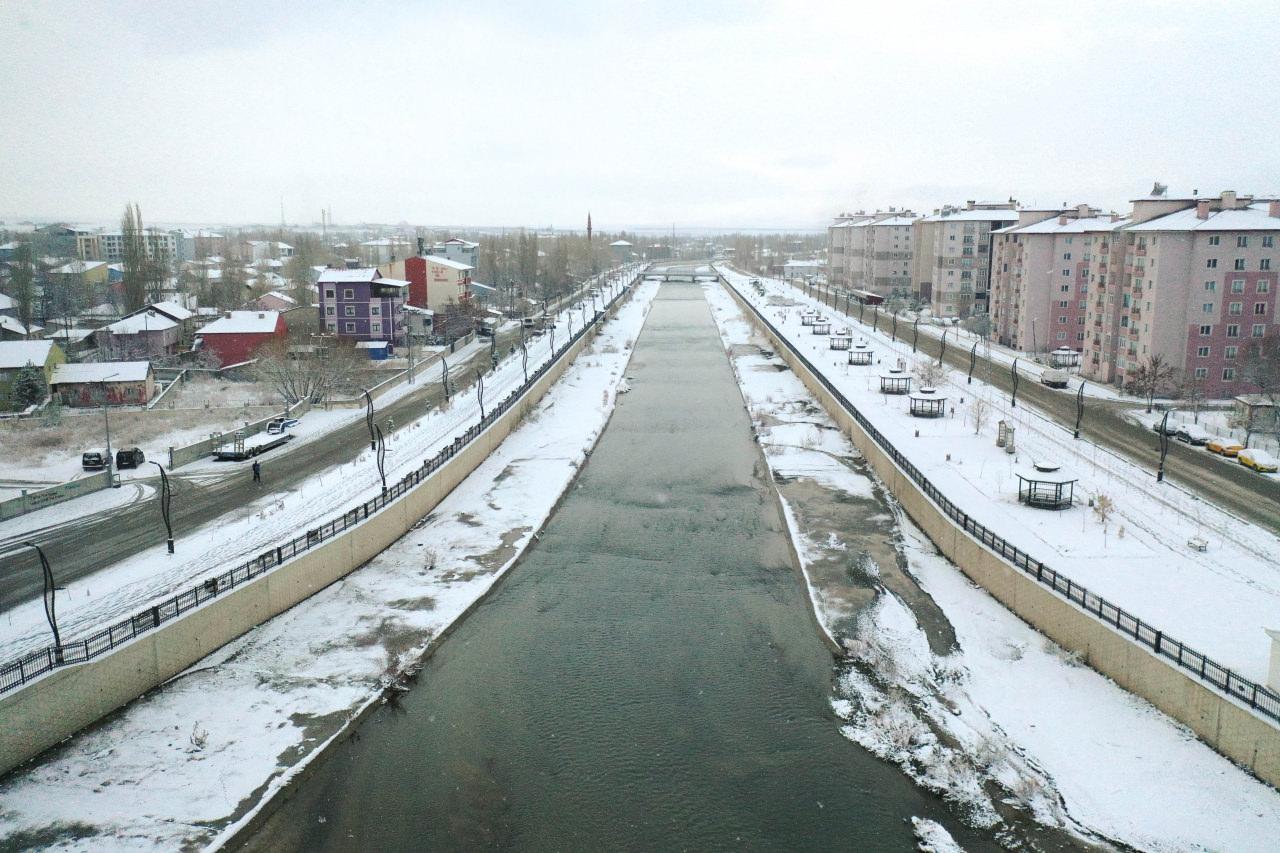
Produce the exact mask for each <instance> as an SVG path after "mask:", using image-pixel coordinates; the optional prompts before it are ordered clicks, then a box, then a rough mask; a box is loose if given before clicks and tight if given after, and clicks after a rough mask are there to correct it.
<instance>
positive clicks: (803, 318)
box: [800, 311, 818, 326]
mask: <svg viewBox="0 0 1280 853" xmlns="http://www.w3.org/2000/svg"><path fill="white" fill-rule="evenodd" d="M817 320H818V312H817V311H805V312H804V313H802V314H801V315H800V325H801V326H812V325H813V324H814V323H815V322H817Z"/></svg>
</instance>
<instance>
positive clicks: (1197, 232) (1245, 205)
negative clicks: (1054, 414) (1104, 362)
mask: <svg viewBox="0 0 1280 853" xmlns="http://www.w3.org/2000/svg"><path fill="white" fill-rule="evenodd" d="M1124 236H1125V256H1124V264H1123V278H1122V289H1121V291H1120V294H1119V295H1120V300H1121V305H1120V329H1119V334H1118V338H1117V345H1116V356H1115V365H1116V366H1115V376H1114V381H1115V382H1116V383H1117V384H1121V385H1123V384H1124V382H1125V381H1126V380H1127V379H1129V378H1131V377H1132V375H1133V371H1134V370H1135V369H1136V368H1137V367H1138V365H1139V364H1141V363H1142V361H1143V360H1144V359H1146V358H1148V357H1150V356H1152V355H1155V354H1159V355H1161V356H1163V357H1164V358H1165V360H1166V361H1168V362H1169V363H1171V364H1172V365H1173V366H1174V367H1175V368H1178V369H1179V370H1180V371H1181V373H1182V377H1183V379H1184V380H1185V381H1195V382H1197V383H1198V384H1199V385H1200V388H1201V390H1202V391H1203V393H1204V394H1205V395H1207V396H1209V397H1232V396H1236V395H1238V394H1242V393H1249V392H1252V391H1254V390H1256V389H1255V388H1254V387H1253V386H1252V385H1250V384H1249V383H1247V382H1246V381H1245V379H1244V377H1243V376H1242V374H1241V370H1242V367H1243V365H1244V363H1245V360H1246V359H1247V357H1248V353H1249V346H1250V345H1251V344H1252V343H1253V342H1255V341H1257V340H1258V339H1260V338H1263V337H1266V336H1268V335H1273V334H1280V329H1277V316H1276V308H1277V305H1276V291H1277V281H1276V279H1277V276H1278V275H1280V253H1278V252H1277V243H1280V200H1277V199H1254V198H1252V197H1250V196H1240V195H1237V194H1236V193H1235V192H1232V191H1226V192H1223V193H1221V194H1220V195H1219V196H1218V197H1216V198H1199V199H1195V201H1194V204H1193V205H1192V206H1187V207H1184V208H1183V209H1181V210H1177V211H1176V212H1173V213H1167V214H1165V215H1163V216H1155V217H1153V218H1150V219H1147V220H1145V221H1143V222H1139V223H1136V224H1133V225H1130V226H1128V227H1126V228H1125V229H1124ZM1126 321H1127V322H1126Z"/></svg>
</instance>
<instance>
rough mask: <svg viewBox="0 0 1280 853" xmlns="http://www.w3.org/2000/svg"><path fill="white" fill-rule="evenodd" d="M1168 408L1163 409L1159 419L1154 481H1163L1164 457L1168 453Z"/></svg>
mask: <svg viewBox="0 0 1280 853" xmlns="http://www.w3.org/2000/svg"><path fill="white" fill-rule="evenodd" d="M1170 411H1171V410H1170V409H1165V410H1164V417H1163V418H1161V419H1160V467H1159V468H1157V469H1156V482H1157V483H1163V482H1164V458H1165V457H1166V456H1168V455H1169V413H1170Z"/></svg>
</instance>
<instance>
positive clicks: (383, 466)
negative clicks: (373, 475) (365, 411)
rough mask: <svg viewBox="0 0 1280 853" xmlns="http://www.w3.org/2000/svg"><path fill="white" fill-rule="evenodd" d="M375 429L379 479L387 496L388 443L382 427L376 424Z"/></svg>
mask: <svg viewBox="0 0 1280 853" xmlns="http://www.w3.org/2000/svg"><path fill="white" fill-rule="evenodd" d="M373 429H374V432H375V433H376V434H377V436H378V443H377V448H378V455H377V457H376V458H377V462H378V477H379V478H381V479H382V493H383V494H384V495H385V494H386V493H387V441H386V439H384V438H383V437H382V427H380V426H378V425H377V424H374V426H373Z"/></svg>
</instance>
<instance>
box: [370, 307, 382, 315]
mask: <svg viewBox="0 0 1280 853" xmlns="http://www.w3.org/2000/svg"><path fill="white" fill-rule="evenodd" d="M381 314H382V306H380V305H370V306H369V316H370V317H378V316H380V315H381Z"/></svg>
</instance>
